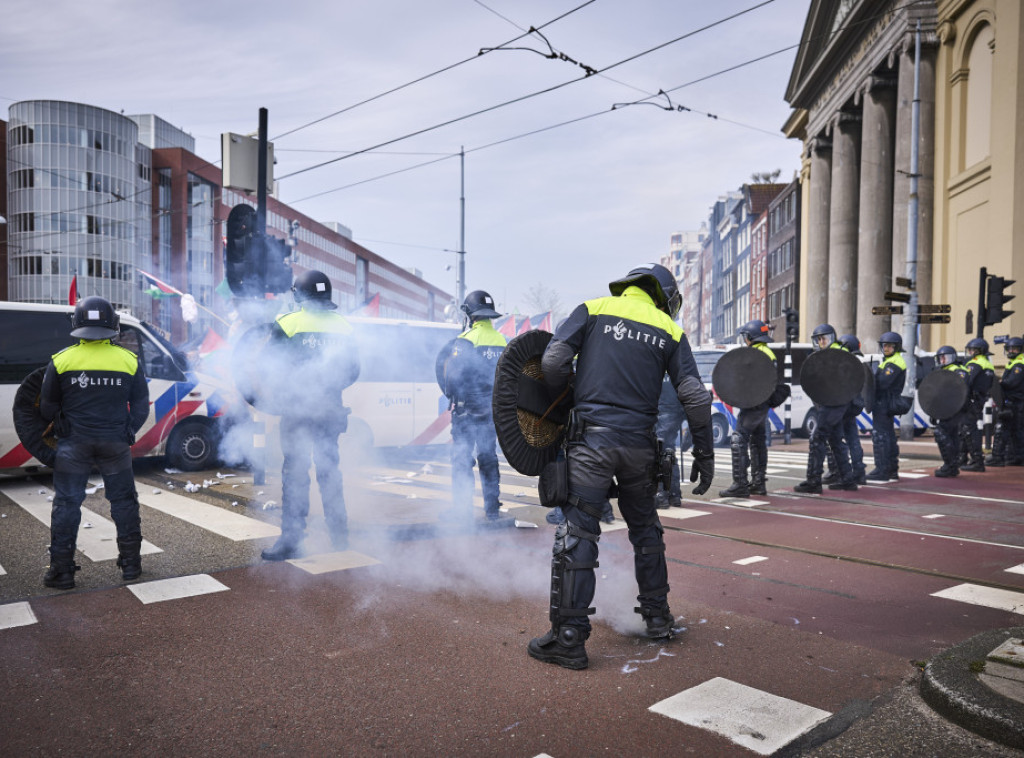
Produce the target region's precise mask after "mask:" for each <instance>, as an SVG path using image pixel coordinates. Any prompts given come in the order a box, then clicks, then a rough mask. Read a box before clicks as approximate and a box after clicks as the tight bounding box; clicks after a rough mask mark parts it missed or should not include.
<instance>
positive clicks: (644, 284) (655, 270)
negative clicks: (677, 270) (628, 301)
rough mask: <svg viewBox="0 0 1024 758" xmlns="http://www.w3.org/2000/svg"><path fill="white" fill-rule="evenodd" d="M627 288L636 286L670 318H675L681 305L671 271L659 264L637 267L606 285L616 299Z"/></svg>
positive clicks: (646, 264) (681, 298) (680, 298)
mask: <svg viewBox="0 0 1024 758" xmlns="http://www.w3.org/2000/svg"><path fill="white" fill-rule="evenodd" d="M629 286H637V287H639V288H640V289H642V290H643V291H644V292H646V293H647V294H648V295H650V296H651V299H652V300H654V304H655V305H656V306H658V308H660V309H661V310H663V311H665V313H667V314H668V315H669V316H670V317H672V318H675V317H676V314H677V313H679V308H680V306H681V305H682V304H683V297H682V295H680V294H679V287H678V286H677V285H676V278H675V277H674V276H672V272H671V271H669V270H668V269H667V268H665V267H664V266H662V265H661V264H659V263H645V264H644V265H643V266H637V267H636V268H634V269H633V270H632V271H630V272H629V273H628V274H626V275H625V276H624V277H622V278H621V279H616V280H615V281H614V282H609V283H608V289H609V290H610V291H611V293H612V294H613V295H615V296H616V297H618V296H619V295H621V294H622V293H623V292H625V290H626V287H629Z"/></svg>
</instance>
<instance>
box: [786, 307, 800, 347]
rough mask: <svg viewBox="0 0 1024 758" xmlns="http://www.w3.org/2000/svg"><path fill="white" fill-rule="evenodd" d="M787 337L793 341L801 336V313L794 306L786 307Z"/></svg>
mask: <svg viewBox="0 0 1024 758" xmlns="http://www.w3.org/2000/svg"><path fill="white" fill-rule="evenodd" d="M785 314H786V337H787V338H788V339H789V340H790V341H793V340H795V339H797V338H798V337H799V336H800V314H799V313H797V312H796V311H795V310H794V309H792V308H786V310H785Z"/></svg>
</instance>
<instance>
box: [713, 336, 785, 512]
mask: <svg viewBox="0 0 1024 758" xmlns="http://www.w3.org/2000/svg"><path fill="white" fill-rule="evenodd" d="M770 332H771V329H770V328H769V327H768V325H767V324H766V323H765V322H764V321H760V320H758V319H754V320H753V321H748V322H747V323H745V324H744V325H743V326H741V327H740V336H741V337H743V340H744V342H745V343H746V345H747V347H752V348H754V349H755V350H760V351H761V352H762V353H764V354H765V355H767V356H768V357H769V358H770V359H771V361H772V370H773V371H775V372H776V374H777V373H778V361H777V360H776V358H775V353H774V352H772V349H771V348H770V347H768V340H769V339H770V336H771V335H770ZM770 408H771V406H770V405H769V404H768V401H765V402H763V403H761V404H760V405H756V406H754V407H752V408H740V411H739V414H738V415H737V418H736V428H735V430H733V433H732V485H731V486H729V487H728V488H726V489H724V490H721V491H720V492H719V493H718V494H719V496H721V497H747V495H749V494H751V493H754V494H757V495H765V494H767V493H768V490H767V489H766V487H765V470H766V469H767V467H768V442H767V436H768V435H767V431H766V429H765V425H766V423H767V421H768V411H769V409H770ZM747 466H750V481H747Z"/></svg>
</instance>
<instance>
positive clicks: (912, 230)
mask: <svg viewBox="0 0 1024 758" xmlns="http://www.w3.org/2000/svg"><path fill="white" fill-rule="evenodd" d="M920 133H921V21H920V19H918V22H917V30H916V31H915V33H914V103H913V106H912V108H911V110H910V206H909V211H908V213H907V279H909V280H910V303H909V304H908V306H907V315H906V316H905V317H904V319H903V347H904V350H905V352H906V354H907V355H908V356H909V357H910V360H908V361H907V378H906V384H905V385H904V386H905V387H906V388H908V389H911V390H913V389H914V388H915V387H917V357H916V354H917V330H918V323H917V313H918V310H917V307H918V292H917V217H918V207H917V206H918V197H917V178H918V153H919V145H918V143H919V142H920ZM900 439H903V440H912V439H914V407H913V406H911V408H910V410H909V411H907V413H906V414H904V416H903V418H901V419H900Z"/></svg>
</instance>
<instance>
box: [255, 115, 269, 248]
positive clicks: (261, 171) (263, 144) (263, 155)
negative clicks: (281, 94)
mask: <svg viewBox="0 0 1024 758" xmlns="http://www.w3.org/2000/svg"><path fill="white" fill-rule="evenodd" d="M257 139H258V142H257V148H256V149H257V150H258V151H259V154H258V155H257V156H256V234H257V235H263V234H266V232H267V109H266V108H260V127H259V132H258V133H257Z"/></svg>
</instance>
